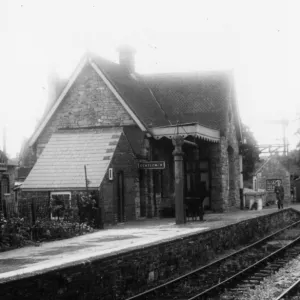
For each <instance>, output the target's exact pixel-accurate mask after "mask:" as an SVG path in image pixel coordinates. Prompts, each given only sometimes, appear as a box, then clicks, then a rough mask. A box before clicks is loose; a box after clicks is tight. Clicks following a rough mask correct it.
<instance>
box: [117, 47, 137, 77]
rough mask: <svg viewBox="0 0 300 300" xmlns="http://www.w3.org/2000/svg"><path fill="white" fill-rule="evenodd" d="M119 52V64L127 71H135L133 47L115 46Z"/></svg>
mask: <svg viewBox="0 0 300 300" xmlns="http://www.w3.org/2000/svg"><path fill="white" fill-rule="evenodd" d="M117 51H118V52H119V64H120V66H122V67H124V69H126V70H127V71H128V72H129V73H134V72H135V59H134V56H135V52H136V51H135V49H134V48H133V47H132V46H130V45H121V46H119V47H118V48H117Z"/></svg>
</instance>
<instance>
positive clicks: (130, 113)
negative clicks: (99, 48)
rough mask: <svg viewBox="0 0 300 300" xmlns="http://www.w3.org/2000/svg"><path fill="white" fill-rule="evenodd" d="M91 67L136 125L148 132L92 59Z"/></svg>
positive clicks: (90, 60) (90, 61)
mask: <svg viewBox="0 0 300 300" xmlns="http://www.w3.org/2000/svg"><path fill="white" fill-rule="evenodd" d="M89 63H90V65H91V66H92V67H93V68H94V70H95V71H96V72H97V74H98V75H99V76H100V77H101V79H102V80H103V81H104V82H105V84H106V85H107V86H108V88H109V89H110V90H111V92H112V93H113V94H114V95H115V97H116V98H117V99H118V101H119V102H120V103H121V105H122V106H123V107H124V109H125V110H126V111H127V112H128V114H129V115H130V116H131V118H132V119H133V120H134V121H135V123H136V124H137V125H138V126H139V128H140V129H141V130H142V131H144V132H145V131H147V130H146V127H145V126H144V125H143V124H142V122H141V121H140V120H139V119H138V117H137V116H136V114H135V113H134V112H133V111H132V110H131V108H130V107H129V106H128V105H127V103H126V102H125V101H124V99H123V98H122V97H121V96H120V94H119V93H118V92H117V90H116V89H115V88H114V86H113V85H112V84H111V83H110V81H109V80H108V79H107V78H106V77H105V75H104V74H103V72H102V71H101V70H100V69H99V68H98V66H97V64H95V63H94V62H93V61H92V59H89Z"/></svg>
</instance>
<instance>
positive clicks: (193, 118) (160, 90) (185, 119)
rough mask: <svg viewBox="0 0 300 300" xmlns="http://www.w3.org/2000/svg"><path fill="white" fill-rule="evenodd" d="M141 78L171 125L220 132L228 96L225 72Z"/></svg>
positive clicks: (228, 89) (173, 74)
mask: <svg viewBox="0 0 300 300" xmlns="http://www.w3.org/2000/svg"><path fill="white" fill-rule="evenodd" d="M144 78H145V81H146V82H147V85H148V86H149V87H150V88H151V90H152V91H153V93H154V95H155V97H156V98H157V99H158V100H159V102H160V103H161V104H162V108H163V109H164V111H165V112H166V113H167V116H168V118H169V119H170V120H171V122H172V124H176V123H177V122H179V123H181V124H184V123H193V122H197V123H199V124H200V125H203V126H206V127H209V128H213V129H220V121H221V119H222V117H223V112H224V110H225V108H226V107H227V103H228V101H227V100H229V98H230V96H231V95H230V81H229V80H230V78H229V76H228V73H226V72H207V73H171V74H160V75H151V76H145V77H144Z"/></svg>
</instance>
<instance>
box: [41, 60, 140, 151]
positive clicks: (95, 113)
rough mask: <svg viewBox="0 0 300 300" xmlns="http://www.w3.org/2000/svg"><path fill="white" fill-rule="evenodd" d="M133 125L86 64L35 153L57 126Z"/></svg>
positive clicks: (46, 128) (110, 93) (48, 125)
mask: <svg viewBox="0 0 300 300" xmlns="http://www.w3.org/2000/svg"><path fill="white" fill-rule="evenodd" d="M101 125H102V126H122V125H134V121H133V120H132V118H131V117H130V115H129V114H128V113H127V112H126V111H125V109H124V108H123V107H122V105H121V104H120V103H119V102H118V100H117V99H116V98H115V96H114V95H113V94H112V92H111V91H110V90H109V88H108V87H107V86H106V84H105V83H104V82H103V81H102V79H101V78H100V77H99V75H98V74H97V73H96V71H95V70H94V69H93V68H92V67H91V66H90V65H86V66H85V67H84V68H83V70H82V72H81V73H80V74H79V76H78V78H77V79H76V81H75V82H74V84H73V86H72V87H71V89H70V90H69V92H68V93H67V95H66V96H65V98H64V99H63V101H62V103H61V104H60V106H59V107H58V109H57V111H56V112H55V113H54V115H53V116H52V118H51V119H50V121H49V122H48V124H47V126H46V127H45V129H44V130H43V132H42V133H41V135H40V137H39V138H38V141H37V148H39V152H41V149H42V148H43V147H44V146H45V145H46V144H47V143H48V141H49V139H50V137H51V135H52V133H53V132H55V131H57V129H58V128H82V127H89V126H101Z"/></svg>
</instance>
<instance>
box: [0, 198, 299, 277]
mask: <svg viewBox="0 0 300 300" xmlns="http://www.w3.org/2000/svg"><path fill="white" fill-rule="evenodd" d="M289 208H294V209H296V210H298V211H300V203H299V204H293V205H290V206H289ZM277 210H278V209H277V208H276V207H270V208H265V209H263V210H259V211H258V210H255V211H254V210H252V211H251V210H243V211H241V210H236V211H234V212H226V213H210V214H206V215H205V216H204V220H205V221H203V222H200V221H194V222H188V223H186V224H184V225H176V224H175V220H174V219H151V220H149V219H145V220H140V221H132V222H127V223H125V224H118V225H116V226H112V227H109V228H106V229H104V230H100V231H97V232H94V233H91V234H87V235H83V236H79V237H74V238H70V239H66V240H60V241H54V242H45V243H41V244H40V245H39V246H28V247H24V248H20V249H15V250H11V251H7V252H2V253H0V282H3V281H7V280H9V278H15V277H23V276H24V275H25V276H26V275H30V274H35V273H39V271H41V270H43V271H44V272H45V270H47V269H53V268H55V267H61V266H63V265H66V264H70V263H71V264H72V263H74V264H76V263H78V262H79V261H81V260H88V259H92V258H93V257H97V258H101V257H107V256H110V255H114V254H118V253H122V252H127V251H130V250H134V249H138V248H143V247H146V246H149V245H153V244H159V243H162V242H165V241H170V240H175V239H178V238H181V237H185V236H188V235H191V234H195V233H201V232H204V231H210V230H213V229H216V228H221V227H224V226H227V225H230V224H234V223H238V222H240V221H243V220H247V219H251V218H256V217H259V216H262V215H267V214H271V213H274V212H276V211H277Z"/></svg>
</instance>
